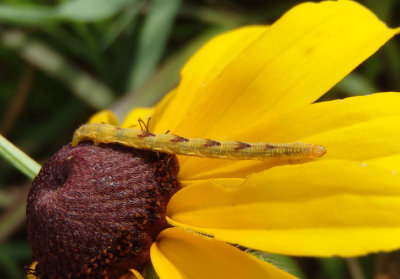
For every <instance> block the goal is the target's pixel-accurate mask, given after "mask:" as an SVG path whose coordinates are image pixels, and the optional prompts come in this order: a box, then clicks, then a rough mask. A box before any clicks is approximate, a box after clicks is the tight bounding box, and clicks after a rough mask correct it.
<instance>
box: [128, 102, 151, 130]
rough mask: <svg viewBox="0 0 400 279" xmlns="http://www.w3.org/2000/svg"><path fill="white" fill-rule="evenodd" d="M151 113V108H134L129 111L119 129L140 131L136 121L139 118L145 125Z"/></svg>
mask: <svg viewBox="0 0 400 279" xmlns="http://www.w3.org/2000/svg"><path fill="white" fill-rule="evenodd" d="M152 113H153V108H144V107H140V108H135V109H133V110H131V111H130V112H129V113H128V115H127V116H126V117H125V120H124V122H123V123H122V125H121V127H122V128H135V129H140V125H139V122H138V119H139V118H140V119H142V120H143V121H144V122H145V123H147V120H148V119H149V117H151V114H152Z"/></svg>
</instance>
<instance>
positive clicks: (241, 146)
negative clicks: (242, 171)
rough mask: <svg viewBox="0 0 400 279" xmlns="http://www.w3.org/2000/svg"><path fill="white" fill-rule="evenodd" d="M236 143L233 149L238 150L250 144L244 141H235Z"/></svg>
mask: <svg viewBox="0 0 400 279" xmlns="http://www.w3.org/2000/svg"><path fill="white" fill-rule="evenodd" d="M236 143H237V146H236V147H235V151H239V150H241V149H244V148H249V147H251V145H250V144H248V143H245V142H241V141H237V142H236Z"/></svg>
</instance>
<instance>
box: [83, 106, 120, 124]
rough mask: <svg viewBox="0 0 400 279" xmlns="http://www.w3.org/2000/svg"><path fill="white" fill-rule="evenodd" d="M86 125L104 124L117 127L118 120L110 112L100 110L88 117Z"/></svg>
mask: <svg viewBox="0 0 400 279" xmlns="http://www.w3.org/2000/svg"><path fill="white" fill-rule="evenodd" d="M88 123H104V124H110V125H114V126H118V125H119V123H118V119H117V117H116V116H115V115H114V113H113V112H112V111H111V110H102V111H99V112H97V113H95V114H94V115H93V116H92V117H90V119H89V121H88Z"/></svg>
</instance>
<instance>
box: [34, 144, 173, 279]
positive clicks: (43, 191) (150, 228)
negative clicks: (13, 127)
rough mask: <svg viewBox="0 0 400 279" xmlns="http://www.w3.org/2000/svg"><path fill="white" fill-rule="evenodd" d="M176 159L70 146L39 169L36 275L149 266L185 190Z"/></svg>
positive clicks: (117, 272) (95, 273)
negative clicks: (169, 208) (173, 200)
mask: <svg viewBox="0 0 400 279" xmlns="http://www.w3.org/2000/svg"><path fill="white" fill-rule="evenodd" d="M178 169H179V166H178V162H177V159H176V157H175V156H174V155H169V154H163V153H155V152H150V151H143V150H137V149H132V148H127V147H122V146H118V145H112V144H102V145H98V146H96V145H93V144H92V143H89V142H83V143H80V144H79V145H78V146H76V147H71V146H70V145H67V146H65V147H63V148H62V149H61V150H60V151H59V152H58V153H56V154H55V155H54V156H53V157H52V158H51V159H50V160H49V162H48V163H46V164H45V165H44V166H43V168H42V169H41V171H40V173H39V175H38V176H37V177H36V178H35V180H34V181H33V184H32V189H31V191H30V193H29V197H28V205H27V222H28V234H29V241H30V245H31V248H32V251H33V258H34V260H36V261H38V266H37V267H36V271H35V274H36V275H37V276H38V277H40V278H41V279H46V278H49V279H52V278H110V279H111V278H119V276H121V275H122V274H123V273H125V272H126V271H127V270H128V269H129V268H140V267H141V266H142V265H143V264H144V263H145V262H147V261H148V260H149V249H150V246H151V243H152V241H153V240H154V239H155V237H156V236H157V234H158V233H159V232H160V231H161V230H163V229H165V228H166V226H167V223H166V221H165V208H166V204H167V202H168V200H169V199H170V197H171V196H172V195H173V194H174V193H175V192H176V191H177V190H178V189H179V188H180V186H179V182H178V181H177V179H176V175H177V173H178Z"/></svg>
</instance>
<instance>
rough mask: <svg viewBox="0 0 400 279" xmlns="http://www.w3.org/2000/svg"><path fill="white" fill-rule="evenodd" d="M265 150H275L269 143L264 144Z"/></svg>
mask: <svg viewBox="0 0 400 279" xmlns="http://www.w3.org/2000/svg"><path fill="white" fill-rule="evenodd" d="M265 149H269V150H274V149H276V146H273V145H271V144H269V143H266V144H265Z"/></svg>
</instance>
